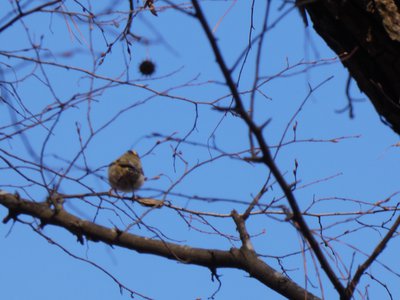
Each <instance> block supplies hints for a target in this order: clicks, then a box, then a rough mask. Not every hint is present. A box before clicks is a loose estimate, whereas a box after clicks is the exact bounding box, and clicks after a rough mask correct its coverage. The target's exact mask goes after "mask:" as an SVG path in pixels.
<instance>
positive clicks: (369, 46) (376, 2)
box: [298, 0, 400, 134]
mask: <svg viewBox="0 0 400 300" xmlns="http://www.w3.org/2000/svg"><path fill="white" fill-rule="evenodd" d="M298 2H301V3H298V5H299V6H304V8H305V9H306V11H307V12H308V14H309V16H310V18H311V20H312V22H313V26H314V28H315V30H316V31H317V32H318V34H319V35H320V36H321V37H322V38H323V39H324V40H325V41H326V43H327V44H328V45H329V47H330V48H331V49H332V50H334V51H335V52H336V53H337V55H338V56H339V57H340V58H341V59H342V62H343V64H344V65H345V66H346V67H347V69H348V70H349V72H350V74H351V76H352V77H353V78H354V79H355V81H356V82H357V84H358V86H359V88H360V89H361V90H362V91H363V92H364V93H365V94H366V95H367V96H368V97H369V99H370V100H371V102H372V104H373V105H374V106H375V109H376V111H377V112H378V114H379V115H380V117H381V119H382V120H383V121H384V122H385V123H386V124H387V125H389V126H390V127H391V128H392V129H393V130H394V131H395V132H397V133H398V134H400V103H399V100H400V12H399V7H400V1H399V0H305V1H298Z"/></svg>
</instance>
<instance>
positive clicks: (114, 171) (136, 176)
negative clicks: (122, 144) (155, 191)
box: [108, 150, 145, 192]
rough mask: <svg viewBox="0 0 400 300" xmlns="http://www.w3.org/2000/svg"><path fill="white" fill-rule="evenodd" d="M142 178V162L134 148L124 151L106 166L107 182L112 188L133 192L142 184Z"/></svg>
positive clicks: (143, 178)
mask: <svg viewBox="0 0 400 300" xmlns="http://www.w3.org/2000/svg"><path fill="white" fill-rule="evenodd" d="M144 180H145V177H144V173H143V169H142V163H141V161H140V158H139V155H138V154H137V153H136V151H134V150H129V151H127V152H125V153H124V154H123V155H122V156H121V157H119V158H118V159H117V160H115V161H114V162H112V163H111V164H110V165H109V167H108V182H109V183H110V185H111V187H112V188H113V189H114V190H118V191H121V192H133V191H135V190H137V189H138V188H140V187H141V186H142V185H143V183H144Z"/></svg>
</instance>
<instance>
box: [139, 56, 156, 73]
mask: <svg viewBox="0 0 400 300" xmlns="http://www.w3.org/2000/svg"><path fill="white" fill-rule="evenodd" d="M155 70H156V65H155V64H154V63H153V62H152V61H151V60H148V59H146V60H144V61H142V62H141V63H140V65H139V71H140V73H142V75H145V76H150V75H152V74H153V73H154V71H155Z"/></svg>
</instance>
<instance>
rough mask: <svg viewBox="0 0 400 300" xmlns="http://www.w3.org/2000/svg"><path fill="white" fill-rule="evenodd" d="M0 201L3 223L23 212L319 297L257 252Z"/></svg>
mask: <svg viewBox="0 0 400 300" xmlns="http://www.w3.org/2000/svg"><path fill="white" fill-rule="evenodd" d="M0 204H1V205H3V206H4V207H6V208H8V210H9V213H8V215H7V216H6V217H5V218H4V219H3V223H6V222H8V221H9V220H11V219H13V220H16V221H18V215H20V214H23V215H29V216H32V217H34V218H37V219H39V220H40V221H41V224H42V226H46V225H48V224H50V225H55V226H59V227H62V228H65V229H67V230H68V231H69V232H71V233H72V234H74V235H76V236H77V237H78V241H79V242H81V243H83V241H84V239H83V237H85V238H86V239H87V240H89V241H93V242H103V243H105V244H108V245H114V246H119V247H123V248H127V249H130V250H134V251H137V252H139V253H147V254H154V255H157V256H161V257H164V258H168V259H171V260H175V261H179V262H181V263H184V264H192V265H198V266H203V267H206V268H208V269H210V270H216V269H217V268H234V269H240V270H243V271H246V272H248V273H249V275H250V276H251V277H254V278H255V279H257V280H259V281H260V282H261V283H263V284H264V285H266V286H268V287H270V288H271V289H273V290H275V291H276V292H278V293H279V294H281V295H283V296H285V297H287V298H289V299H299V300H300V299H301V300H304V299H308V300H310V299H311V300H317V299H319V298H318V297H316V296H314V295H313V294H311V293H309V292H307V291H306V290H305V289H303V288H302V287H300V286H298V285H297V284H296V283H295V282H293V281H292V280H290V279H289V278H287V277H285V276H284V275H282V274H281V273H280V272H278V271H276V270H275V269H273V268H271V267H270V266H268V265H267V264H266V263H264V262H263V261H262V260H260V259H258V258H257V256H256V254H255V253H254V251H249V250H247V249H236V248H232V249H230V250H227V251H223V250H217V249H205V248H193V247H189V246H184V245H178V244H174V243H170V242H165V241H160V240H153V239H149V238H145V237H141V236H138V235H134V234H130V233H127V232H123V231H121V230H119V229H116V228H107V227H105V226H101V225H98V224H95V223H93V222H90V221H87V220H83V219H80V218H78V217H76V216H74V215H72V214H70V213H68V212H67V211H65V210H64V209H61V210H58V211H57V212H56V211H54V210H52V209H51V208H49V205H48V204H47V203H45V202H41V203H38V202H31V201H28V200H25V199H21V198H19V196H17V195H12V194H8V193H5V192H4V191H0Z"/></svg>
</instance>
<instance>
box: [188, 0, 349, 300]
mask: <svg viewBox="0 0 400 300" xmlns="http://www.w3.org/2000/svg"><path fill="white" fill-rule="evenodd" d="M192 3H193V6H194V8H195V10H196V15H197V18H198V19H199V21H200V23H201V25H202V27H203V29H204V31H205V33H206V36H207V38H208V40H209V42H210V45H211V47H212V49H213V51H214V55H215V57H216V60H217V63H218V65H219V67H220V69H221V72H222V74H223V76H224V78H225V81H226V84H227V86H228V87H229V89H230V91H231V93H232V97H233V99H234V101H235V105H236V111H237V112H238V113H239V115H240V116H241V117H242V119H243V120H244V121H245V123H246V124H247V126H248V127H249V129H250V130H251V132H252V133H253V134H254V136H255V137H256V139H257V142H258V144H259V146H260V149H261V151H262V154H263V157H262V159H263V162H264V163H265V164H266V165H267V166H268V167H269V169H270V170H271V172H272V174H273V175H274V177H275V179H276V180H277V182H278V184H279V186H280V187H281V189H282V191H283V192H284V194H285V196H286V198H287V200H288V202H289V204H290V207H291V209H292V211H293V220H294V221H295V222H296V224H298V227H299V230H300V232H301V233H302V234H303V236H304V238H305V239H306V240H307V242H308V244H309V245H310V247H311V248H312V250H313V251H314V253H315V255H316V256H317V258H318V261H319V262H320V264H321V267H322V269H323V270H324V271H325V273H326V274H327V276H328V277H329V279H330V281H331V282H332V284H333V285H334V287H335V289H336V290H337V291H338V293H339V295H345V288H344V286H343V285H342V283H341V282H340V280H339V279H338V277H337V276H336V274H335V272H334V271H333V269H332V268H331V266H330V265H329V263H328V261H327V260H326V258H325V256H324V254H323V253H322V250H321V248H320V247H319V244H318V242H317V241H316V240H315V238H314V236H313V235H312V233H311V230H310V229H309V227H308V225H307V223H306V222H305V220H304V218H303V216H302V214H301V211H300V208H299V206H298V204H297V201H296V199H295V197H294V195H293V193H292V191H291V189H290V187H289V185H288V184H287V183H286V181H285V179H284V178H283V176H282V174H281V172H280V171H279V169H278V167H277V166H276V164H275V162H274V160H273V159H272V156H271V153H270V151H269V147H268V145H267V143H266V141H265V140H264V137H263V135H262V132H261V129H260V128H259V127H258V126H257V125H256V124H255V123H254V122H253V120H252V119H251V118H250V116H249V115H248V114H247V112H246V110H245V108H244V106H243V102H242V100H241V97H240V95H239V92H238V90H237V88H236V85H235V83H234V82H233V79H232V77H231V74H230V72H229V70H228V68H227V66H226V64H225V61H224V59H223V57H222V54H221V52H220V50H219V48H218V45H217V42H216V40H215V38H214V36H213V34H212V32H211V30H210V27H209V26H208V24H207V21H206V19H205V16H204V14H203V12H202V10H201V8H200V5H199V3H198V1H197V0H192Z"/></svg>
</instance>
